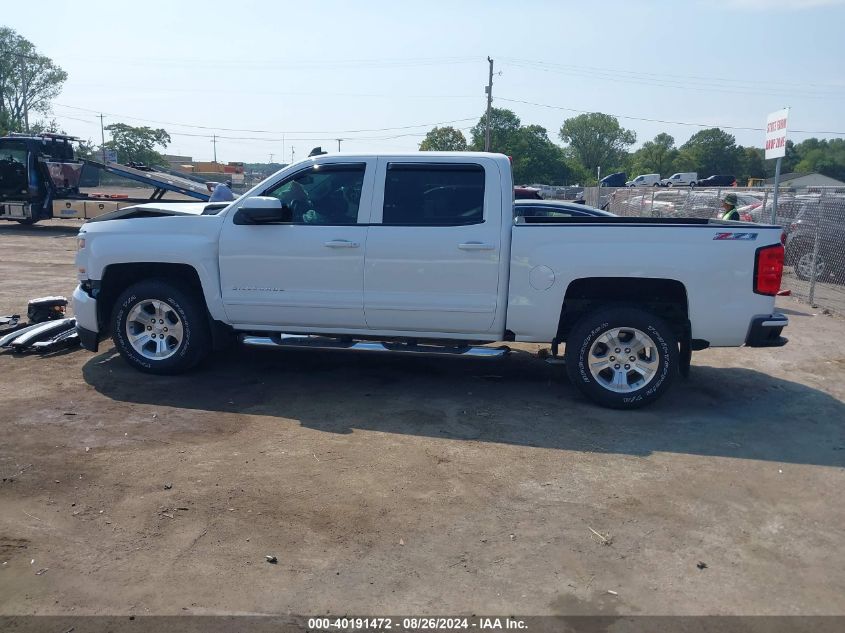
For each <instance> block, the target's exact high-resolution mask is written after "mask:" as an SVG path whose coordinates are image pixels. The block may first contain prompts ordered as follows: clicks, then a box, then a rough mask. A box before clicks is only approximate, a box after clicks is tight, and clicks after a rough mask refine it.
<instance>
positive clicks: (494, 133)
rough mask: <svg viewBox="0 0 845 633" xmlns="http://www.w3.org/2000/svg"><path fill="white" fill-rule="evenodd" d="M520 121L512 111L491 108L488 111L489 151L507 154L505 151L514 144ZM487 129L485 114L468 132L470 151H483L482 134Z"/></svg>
mask: <svg viewBox="0 0 845 633" xmlns="http://www.w3.org/2000/svg"><path fill="white" fill-rule="evenodd" d="M520 125H521V121H520V120H519V117H518V116H516V114H515V113H514V112H513V111H512V110H508V109H506V108H491V110H490V151H491V152H501V153H502V154H507V153H508V152H507V151H506V149H507V148H508V147H511V146H512V145H513V143H514V140H515V136H516V134H517V132H519V128H520ZM486 127H487V113H486V112H485V113H484V114H483V115H482V117H481V120H480V121H479V122H478V124H477V125H475V126H473V128H472V129H471V130H470V138H471V139H472V140H471V142H470V149H472V150H473V151H476V152H480V151H483V150H484V133H485V130H486Z"/></svg>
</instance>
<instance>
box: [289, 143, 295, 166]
mask: <svg viewBox="0 0 845 633" xmlns="http://www.w3.org/2000/svg"><path fill="white" fill-rule="evenodd" d="M295 153H296V150H295V149H294V148H293V147H291V148H290V162H291V165H293V155H294V154H295Z"/></svg>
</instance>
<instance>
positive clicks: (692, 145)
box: [675, 127, 741, 178]
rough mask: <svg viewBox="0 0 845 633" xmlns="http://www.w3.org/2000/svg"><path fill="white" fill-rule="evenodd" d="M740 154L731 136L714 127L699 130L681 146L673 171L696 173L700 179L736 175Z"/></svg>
mask: <svg viewBox="0 0 845 633" xmlns="http://www.w3.org/2000/svg"><path fill="white" fill-rule="evenodd" d="M740 154H741V150H740V148H738V147H737V145H736V139H735V138H734V136H733V134H728V133H727V132H725V131H723V130H720V129H719V128H716V127H714V128H709V129H706V130H700V131H699V132H696V133H695V134H693V135H692V136H691V137H690V139H689V140H688V141H687V142H686V143H684V144H683V145H681V150H680V152H678V157H677V160H676V163H675V169H676V170H686V171H695V172H698V175H699V177H701V178H707V177H708V176H711V175H713V174H733V175H736V173H737V171H738V168H739V166H740Z"/></svg>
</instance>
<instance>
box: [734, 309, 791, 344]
mask: <svg viewBox="0 0 845 633" xmlns="http://www.w3.org/2000/svg"><path fill="white" fill-rule="evenodd" d="M787 325H789V319H787V318H786V316H785V315H783V314H780V313H775V314H769V315H765V316H758V317H754V318H753V319H751V327H749V328H748V336H747V337H746V339H745V344H746V345H747V346H748V347H783V346H784V345H786V343H787V341H788V340H789V339H787V338H784V337H783V336H781V332H782V331H783V328H785V327H786V326H787Z"/></svg>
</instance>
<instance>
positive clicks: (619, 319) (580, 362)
mask: <svg viewBox="0 0 845 633" xmlns="http://www.w3.org/2000/svg"><path fill="white" fill-rule="evenodd" d="M566 371H567V374H568V375H569V379H570V381H571V382H572V384H573V385H575V386H576V387H578V389H580V390H581V392H582V393H584V395H586V396H587V397H588V398H590V399H591V400H593V401H594V402H596V403H597V404H600V405H602V406H605V407H610V408H612V409H637V408H639V407H643V406H646V405H648V404H650V403H652V402H654V401H655V400H657V399H658V398H659V397H660V396H662V395H663V393H664V392H665V391H666V390H667V389H668V388H669V386H670V385H671V383H672V380H673V379H674V377H675V375H676V374H677V373H678V341H677V338H676V336H675V334H674V332H673V331H672V328H671V327H670V326H669V324H668V323H666V321H664V320H663V319H661V318H660V317H657V316H655V315H653V314H650V313H649V312H646V311H645V310H642V309H640V308H633V307H617V308H600V309H598V310H595V311H593V312H590V313H588V314H586V315H584V316H583V317H582V318H581V319H580V320H579V321H578V322H577V323H576V324H575V326H574V327H573V328H572V331H571V332H570V333H569V336H568V337H567V342H566Z"/></svg>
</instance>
